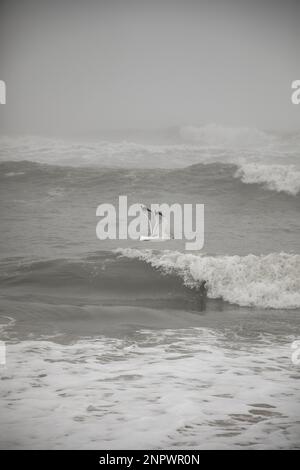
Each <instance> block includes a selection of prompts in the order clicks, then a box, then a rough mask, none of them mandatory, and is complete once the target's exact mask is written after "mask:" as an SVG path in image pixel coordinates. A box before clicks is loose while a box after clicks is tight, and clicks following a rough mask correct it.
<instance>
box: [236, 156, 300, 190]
mask: <svg viewBox="0 0 300 470" xmlns="http://www.w3.org/2000/svg"><path fill="white" fill-rule="evenodd" d="M235 177H237V178H240V179H241V180H242V182H243V183H247V184H253V183H262V184H265V185H266V187H267V188H268V189H271V190H273V191H277V192H285V193H288V194H293V195H294V196H295V195H296V194H298V193H299V191H300V169H298V168H296V166H295V165H264V164H261V163H248V164H247V163H246V164H241V166H240V167H239V169H238V170H237V171H236V173H235Z"/></svg>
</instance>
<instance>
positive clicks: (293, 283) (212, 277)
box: [116, 248, 300, 308]
mask: <svg viewBox="0 0 300 470" xmlns="http://www.w3.org/2000/svg"><path fill="white" fill-rule="evenodd" d="M116 252H117V253H119V254H121V255H123V256H127V257H129V258H138V259H141V260H143V261H146V262H147V263H149V264H150V265H151V266H153V267H154V268H159V269H161V271H162V272H163V273H165V274H168V273H172V272H175V273H176V274H178V275H179V276H180V277H181V278H182V280H183V282H184V284H185V285H187V286H189V287H191V288H195V289H197V287H198V286H200V285H201V284H202V282H203V281H205V283H206V287H207V294H208V297H210V298H212V299H218V298H222V299H223V300H226V301H227V302H230V303H233V304H238V305H241V306H245V307H251V306H256V307H262V308H266V307H270V308H297V307H298V308H300V255H288V254H286V253H279V254H276V253H275V254H269V255H266V256H255V255H247V256H216V257H212V256H202V255H194V254H186V253H180V252H174V251H163V252H159V253H155V252H153V251H151V250H143V251H141V250H136V249H131V248H125V249H118V250H116Z"/></svg>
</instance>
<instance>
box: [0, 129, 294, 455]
mask: <svg viewBox="0 0 300 470" xmlns="http://www.w3.org/2000/svg"><path fill="white" fill-rule="evenodd" d="M299 158H300V135H299V134H290V135H283V134H279V133H271V132H263V131H261V130H258V129H248V128H238V129H235V128H224V127H222V126H219V125H215V124H209V125H205V126H202V127H199V126H185V127H182V128H181V129H170V130H167V131H166V132H165V131H161V132H159V133H157V134H156V133H154V132H153V133H148V134H147V133H140V132H136V133H134V132H132V133H131V134H128V133H127V134H125V135H123V136H120V135H118V136H107V135H106V136H105V135H103V136H101V137H99V136H95V137H93V138H90V139H87V138H85V139H79V138H77V139H71V138H68V139H66V138H65V139H54V138H45V137H36V136H17V137H12V136H10V137H1V138H0V207H1V232H0V268H1V269H0V341H4V342H5V345H6V364H0V396H1V401H0V403H1V404H0V416H1V420H0V448H3V449H5V448H10V449H29V448H38V449H41V448H51V449H58V448H68V449H73V448H82V449H90V448H91V449H99V448H102V449H110V448H111V449H112V448H130V449H131V448H144V449H145V448H146V449H147V448H149V449H155V448H172V449H173V448H174V449H176V448H191V449H193V448H195V449H206V448H208V449H211V448H224V449H231V448H234V449H245V448H246V449H247V448H249V449H268V448H269V449H271V448H276V449H281V448H282V449H295V448H299V447H300V444H299V443H300V415H299V410H300V407H299V396H300V395H299V383H300V382H299V378H300V375H299V370H300V369H299V364H298V363H297V361H295V357H298V356H297V350H296V349H295V348H296V347H297V346H295V345H297V344H298V343H293V342H294V341H297V340H299V338H300V322H299V314H300V242H299V240H300V239H299V233H300V218H299V197H300V160H299ZM119 195H127V196H128V204H129V205H130V204H133V203H141V204H145V205H147V206H148V205H151V204H152V203H168V204H173V203H174V202H178V203H181V204H185V203H190V204H196V203H200V204H204V207H205V227H204V229H205V230H204V248H203V250H201V252H186V251H185V243H184V241H180V240H169V241H166V242H162V243H157V244H152V245H151V243H148V242H147V243H142V242H140V241H138V240H115V241H110V240H105V241H100V240H98V239H97V238H96V232H95V229H96V224H97V222H98V218H97V217H96V208H97V206H98V205H99V204H100V203H112V204H114V205H116V206H117V205H118V197H119ZM122 223H124V221H123V219H121V220H120V221H119V224H122ZM203 286H204V287H203ZM1 344H3V343H0V346H1ZM292 346H293V347H292ZM2 352H3V351H2ZM293 353H294V355H293ZM295 354H296V355H295ZM2 356H3V355H2ZM2 356H1V357H2Z"/></svg>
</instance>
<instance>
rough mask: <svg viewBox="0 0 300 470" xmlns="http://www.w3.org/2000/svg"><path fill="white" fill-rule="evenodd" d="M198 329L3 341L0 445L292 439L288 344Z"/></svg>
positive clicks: (295, 428)
mask: <svg viewBox="0 0 300 470" xmlns="http://www.w3.org/2000/svg"><path fill="white" fill-rule="evenodd" d="M293 339H295V338H291V337H286V338H283V339H282V342H281V343H279V344H278V343H276V337H273V336H272V335H267V336H265V337H263V336H262V337H261V338H260V340H259V341H257V342H254V343H253V338H252V341H250V342H249V341H245V340H243V341H240V342H239V341H236V340H235V341H234V347H232V338H231V337H230V335H229V337H228V338H226V334H225V335H223V334H221V333H219V334H217V333H214V332H213V331H211V330H208V329H200V328H199V329H187V330H186V329H184V330H177V331H176V330H160V331H141V332H140V333H137V334H136V336H135V337H134V338H132V339H130V338H128V339H114V338H104V337H103V338H97V339H94V340H88V339H87V340H84V339H83V340H81V341H79V342H77V343H75V344H71V345H60V344H55V343H52V342H50V341H25V342H22V343H16V344H7V364H6V367H3V368H0V377H1V389H0V396H1V400H0V414H1V423H0V436H1V437H0V447H1V448H5V449H22V448H23V449H24V448H26V449H43V448H47V449H61V448H65V449H76V448H77V449H114V448H117V449H120V448H122V449H136V448H138V449H159V448H162V449H164V448H180V449H182V448H190V449H210V448H221V449H222V448H224V449H244V448H249V449H264V448H269V449H270V448H272V449H274V448H276V449H280V448H281V449H288V448H295V447H297V446H299V419H300V417H299V410H300V406H299V405H300V402H299V393H298V392H299V388H298V382H299V380H297V378H299V370H298V369H297V367H296V366H295V365H294V364H293V363H292V361H291V348H290V346H291V343H292V341H293Z"/></svg>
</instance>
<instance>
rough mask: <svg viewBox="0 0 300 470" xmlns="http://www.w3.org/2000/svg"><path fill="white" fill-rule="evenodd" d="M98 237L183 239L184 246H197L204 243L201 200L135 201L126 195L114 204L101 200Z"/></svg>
mask: <svg viewBox="0 0 300 470" xmlns="http://www.w3.org/2000/svg"><path fill="white" fill-rule="evenodd" d="M96 216H97V217H100V220H99V221H98V223H97V225H96V236H97V238H98V239H99V240H128V239H131V240H139V241H141V242H144V241H159V242H163V241H167V240H172V239H175V240H185V249H186V250H201V249H202V248H203V245H204V204H191V203H189V204H179V203H173V204H171V205H169V204H166V203H162V204H151V205H150V207H149V206H145V205H144V204H141V203H135V204H131V205H130V206H128V198H127V196H124V195H121V196H119V200H118V204H116V205H114V204H110V203H102V204H99V206H98V207H97V210H96Z"/></svg>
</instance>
